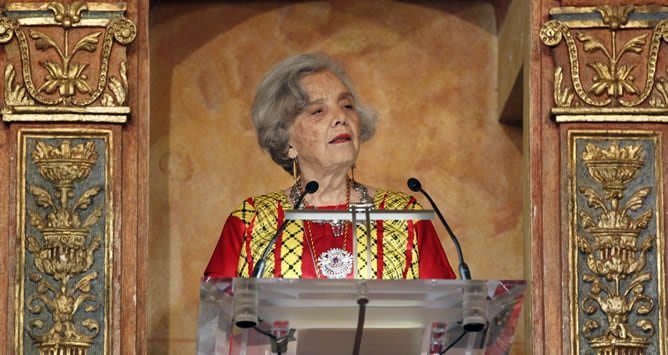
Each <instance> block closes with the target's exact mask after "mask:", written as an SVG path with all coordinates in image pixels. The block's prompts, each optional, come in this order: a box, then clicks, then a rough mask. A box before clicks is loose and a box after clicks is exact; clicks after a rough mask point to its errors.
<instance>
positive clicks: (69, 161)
mask: <svg viewBox="0 0 668 355" xmlns="http://www.w3.org/2000/svg"><path fill="white" fill-rule="evenodd" d="M32 158H33V161H34V163H35V164H36V165H37V167H38V170H39V173H40V175H42V177H44V178H45V179H47V180H49V181H50V182H51V183H52V184H53V186H54V187H55V188H56V190H57V192H56V193H55V195H54V196H52V195H51V194H50V193H49V192H48V191H47V190H46V189H44V188H42V187H39V186H36V185H29V186H28V191H29V192H30V193H31V194H32V195H33V196H34V198H35V201H36V204H37V205H38V206H40V207H43V208H45V209H47V210H49V212H48V213H46V215H43V214H41V213H39V212H38V211H33V210H28V214H29V221H30V224H32V225H33V226H35V227H36V228H37V230H38V231H39V232H40V233H41V238H37V237H35V236H28V238H27V242H28V243H27V244H28V247H27V249H28V251H29V252H30V253H31V254H32V256H33V258H34V264H35V268H36V269H37V270H39V271H40V272H41V273H39V272H31V273H30V274H29V275H28V276H29V278H30V280H31V281H32V282H35V283H37V284H38V285H37V289H36V290H37V292H36V293H35V294H33V295H29V297H28V298H27V301H26V303H27V308H28V310H29V311H30V312H32V313H34V314H42V313H44V312H45V311H46V312H48V313H49V314H50V316H51V319H52V320H53V322H52V324H51V326H50V328H49V329H48V330H46V331H43V332H40V333H37V332H36V331H35V329H39V330H43V328H45V326H46V323H45V322H44V321H43V320H42V319H36V320H33V321H31V322H30V324H29V327H30V328H31V329H33V331H32V333H31V337H32V338H33V340H34V342H35V344H36V347H37V348H38V349H39V350H40V353H42V354H56V353H59V351H60V353H62V354H85V353H86V352H87V350H88V349H89V348H90V347H91V345H92V344H93V342H94V338H95V336H97V334H98V331H99V327H100V325H99V323H98V322H97V321H96V320H95V319H92V318H84V319H83V320H81V321H80V322H79V324H78V325H77V324H75V318H74V315H75V314H76V313H77V312H79V310H80V308H83V309H82V310H83V312H92V311H95V310H96V309H97V308H98V307H99V306H100V302H101V300H99V299H98V297H97V296H96V295H95V293H94V292H91V291H92V289H93V286H92V282H93V281H94V280H95V279H97V277H98V274H97V272H95V271H92V272H88V271H89V269H90V268H91V266H92V265H93V263H94V261H95V260H94V254H93V253H94V252H95V251H96V250H97V249H98V248H99V247H100V244H101V241H102V236H100V235H96V236H94V237H92V238H91V239H90V240H88V239H89V238H88V237H89V234H90V232H91V227H92V226H93V225H95V223H97V221H98V219H99V218H100V216H101V215H102V213H103V208H102V207H101V206H98V207H96V208H94V209H93V210H92V212H90V213H89V214H88V216H86V217H85V218H84V219H83V220H82V216H81V215H80V214H79V210H85V209H86V208H87V207H88V206H90V205H91V204H92V203H93V198H94V197H95V195H97V194H98V193H99V192H100V187H99V186H98V187H92V188H90V189H88V190H86V191H85V192H83V193H82V194H81V195H80V196H78V197H77V198H76V199H75V200H74V202H72V203H71V202H70V200H71V199H72V198H74V197H75V196H74V192H73V187H74V184H75V183H76V182H79V181H83V180H85V179H86V178H87V177H88V175H89V173H90V171H91V168H92V167H93V166H94V165H95V163H96V160H97V154H96V153H95V145H94V143H93V142H92V141H91V142H88V143H86V144H80V145H76V146H71V145H70V142H69V141H64V142H63V143H62V144H61V146H60V147H53V146H49V145H47V144H45V143H44V142H39V143H38V144H37V146H36V148H35V151H34V152H33V153H32ZM80 274H83V276H82V277H80V278H79V279H78V281H77V282H76V283H74V284H72V282H70V281H71V280H72V279H73V278H74V276H77V275H80ZM45 275H48V276H49V277H50V278H51V279H52V280H53V281H54V282H51V281H50V280H48V279H47V278H46V277H45ZM85 304H86V306H85V307H83V306H84V305H85ZM79 327H84V328H86V329H88V330H89V331H90V332H91V334H83V333H82V332H81V331H80V330H79Z"/></svg>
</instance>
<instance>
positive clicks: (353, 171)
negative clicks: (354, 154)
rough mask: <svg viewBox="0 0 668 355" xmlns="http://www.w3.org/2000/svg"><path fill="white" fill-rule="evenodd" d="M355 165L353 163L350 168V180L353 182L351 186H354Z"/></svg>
mask: <svg viewBox="0 0 668 355" xmlns="http://www.w3.org/2000/svg"><path fill="white" fill-rule="evenodd" d="M356 167H357V166H355V164H354V163H353V166H351V167H350V180H351V181H352V182H353V185H355V168H356Z"/></svg>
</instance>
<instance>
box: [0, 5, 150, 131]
mask: <svg viewBox="0 0 668 355" xmlns="http://www.w3.org/2000/svg"><path fill="white" fill-rule="evenodd" d="M125 11H126V4H125V3H113V4H109V3H85V2H73V3H64V2H50V3H14V4H9V5H7V6H6V8H5V9H4V11H3V12H2V14H1V15H0V43H2V44H4V47H5V53H6V54H7V56H6V58H7V64H6V66H5V68H4V71H3V72H4V76H3V81H4V91H3V106H2V109H1V110H0V113H1V114H2V119H3V121H5V122H14V121H48V122H53V121H78V122H119V123H122V122H125V121H126V120H127V117H128V114H129V113H130V108H129V107H128V106H127V97H128V76H127V75H128V73H127V71H128V69H127V56H126V50H125V46H127V45H128V44H130V43H131V42H132V41H133V40H134V39H135V37H136V35H137V28H136V26H135V25H134V23H132V21H130V20H129V19H127V18H125V17H124V13H125Z"/></svg>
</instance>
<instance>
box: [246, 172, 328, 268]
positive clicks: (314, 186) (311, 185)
mask: <svg viewBox="0 0 668 355" xmlns="http://www.w3.org/2000/svg"><path fill="white" fill-rule="evenodd" d="M318 187H319V185H318V183H317V182H316V181H309V182H308V183H307V184H306V186H304V192H303V193H302V194H301V195H300V196H299V198H298V199H297V202H295V205H294V206H292V208H293V209H297V208H299V205H301V204H302V201H304V197H306V195H308V194H312V193H314V192H316V191H318ZM286 224H287V221H283V223H282V224H281V225H280V226H279V227H278V230H276V234H274V236H273V237H272V238H271V240H270V241H269V244H267V247H266V248H264V252H263V253H262V256H261V257H260V261H258V263H257V264H256V265H255V267H254V268H253V274H252V275H251V277H252V278H258V277H259V276H260V275H262V273H263V272H264V268H265V266H266V264H267V255H269V251H270V250H271V247H272V246H274V243H276V240H277V239H278V236H279V235H281V233H283V230H284V229H285V226H286Z"/></svg>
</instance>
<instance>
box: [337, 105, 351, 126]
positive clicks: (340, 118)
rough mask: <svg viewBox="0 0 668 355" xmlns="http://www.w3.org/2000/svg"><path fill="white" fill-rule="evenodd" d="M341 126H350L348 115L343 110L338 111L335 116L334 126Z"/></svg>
mask: <svg viewBox="0 0 668 355" xmlns="http://www.w3.org/2000/svg"><path fill="white" fill-rule="evenodd" d="M340 124H341V125H347V124H348V115H347V113H346V112H345V111H344V110H342V109H338V110H336V112H335V115H334V126H338V125H340Z"/></svg>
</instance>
